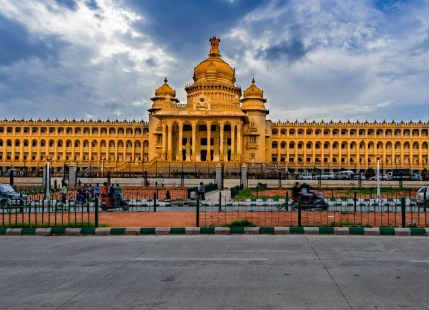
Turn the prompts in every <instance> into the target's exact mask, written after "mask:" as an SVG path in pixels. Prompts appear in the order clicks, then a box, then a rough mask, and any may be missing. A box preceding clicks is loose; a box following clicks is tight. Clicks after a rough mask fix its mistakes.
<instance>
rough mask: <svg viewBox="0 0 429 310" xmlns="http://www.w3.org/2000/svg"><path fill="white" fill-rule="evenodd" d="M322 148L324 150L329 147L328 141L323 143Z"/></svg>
mask: <svg viewBox="0 0 429 310" xmlns="http://www.w3.org/2000/svg"><path fill="white" fill-rule="evenodd" d="M323 148H324V149H325V150H327V149H329V142H325V143H324V144H323Z"/></svg>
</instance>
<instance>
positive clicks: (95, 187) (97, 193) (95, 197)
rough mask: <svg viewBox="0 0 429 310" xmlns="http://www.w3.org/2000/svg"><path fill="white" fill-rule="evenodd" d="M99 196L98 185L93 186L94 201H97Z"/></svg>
mask: <svg viewBox="0 0 429 310" xmlns="http://www.w3.org/2000/svg"><path fill="white" fill-rule="evenodd" d="M99 196H100V184H98V183H97V184H96V185H95V186H94V199H97V198H98V197H99Z"/></svg>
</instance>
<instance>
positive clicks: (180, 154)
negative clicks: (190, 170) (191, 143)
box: [177, 122, 183, 161]
mask: <svg viewBox="0 0 429 310" xmlns="http://www.w3.org/2000/svg"><path fill="white" fill-rule="evenodd" d="M177 160H179V161H183V122H180V123H179V156H178V158H177Z"/></svg>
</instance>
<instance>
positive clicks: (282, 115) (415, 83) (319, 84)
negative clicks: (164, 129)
mask: <svg viewBox="0 0 429 310" xmlns="http://www.w3.org/2000/svg"><path fill="white" fill-rule="evenodd" d="M212 35H216V36H219V37H220V38H221V53H222V56H223V58H224V59H225V60H226V61H228V62H229V63H230V64H231V65H232V66H233V67H235V68H236V72H237V82H238V84H239V85H240V86H241V87H242V89H243V90H244V89H245V88H246V87H247V86H248V85H249V82H250V80H251V77H252V75H254V76H255V79H256V81H257V84H258V85H259V86H260V87H262V88H263V89H264V91H265V96H266V97H267V99H268V105H269V109H270V115H269V117H270V118H271V119H273V120H277V119H284V120H286V119H289V120H295V119H298V120H304V119H306V120H325V121H326V120H331V119H333V120H348V119H350V120H365V119H368V120H427V119H428V0H408V1H407V0H384V1H383V0H314V1H313V0H305V1H303V0H284V1H280V0H272V1H255V0H247V1H246V0H205V1H199V0H198V1H197V0H195V1H191V0H174V1H169V0H168V1H167V0H25V1H21V0H19V1H18V0H0V44H1V45H0V115H2V116H4V117H5V118H10V119H12V118H15V119H21V118H25V119H28V118H33V119H35V118H36V119H37V118H41V119H48V118H49V119H55V118H58V119H73V118H76V119H81V118H83V119H129V120H131V119H136V120H140V119H147V112H146V109H147V108H148V107H149V105H150V97H151V96H153V93H154V89H155V88H157V87H158V86H159V85H161V83H162V80H163V78H164V77H165V76H167V77H168V79H169V83H170V85H172V86H173V87H174V88H175V89H176V91H177V93H178V97H179V99H180V101H181V102H186V97H185V92H184V89H183V88H184V85H185V83H188V82H190V81H191V80H192V72H193V68H194V66H196V65H198V63H199V62H200V61H202V60H203V59H205V58H206V57H207V53H208V50H209V43H208V38H209V37H210V36H212Z"/></svg>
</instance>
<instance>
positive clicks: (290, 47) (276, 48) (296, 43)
mask: <svg viewBox="0 0 429 310" xmlns="http://www.w3.org/2000/svg"><path fill="white" fill-rule="evenodd" d="M308 51H309V49H307V48H306V47H305V46H304V43H303V42H302V41H301V40H300V39H299V38H293V39H291V40H285V41H282V42H280V43H278V44H275V45H272V46H270V47H268V48H266V49H263V50H260V51H259V52H258V54H257V56H258V57H260V58H264V59H265V60H268V61H275V60H280V59H283V58H286V59H287V61H288V62H289V63H292V62H295V61H297V60H299V59H301V58H303V57H304V56H305V54H307V52H308Z"/></svg>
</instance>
